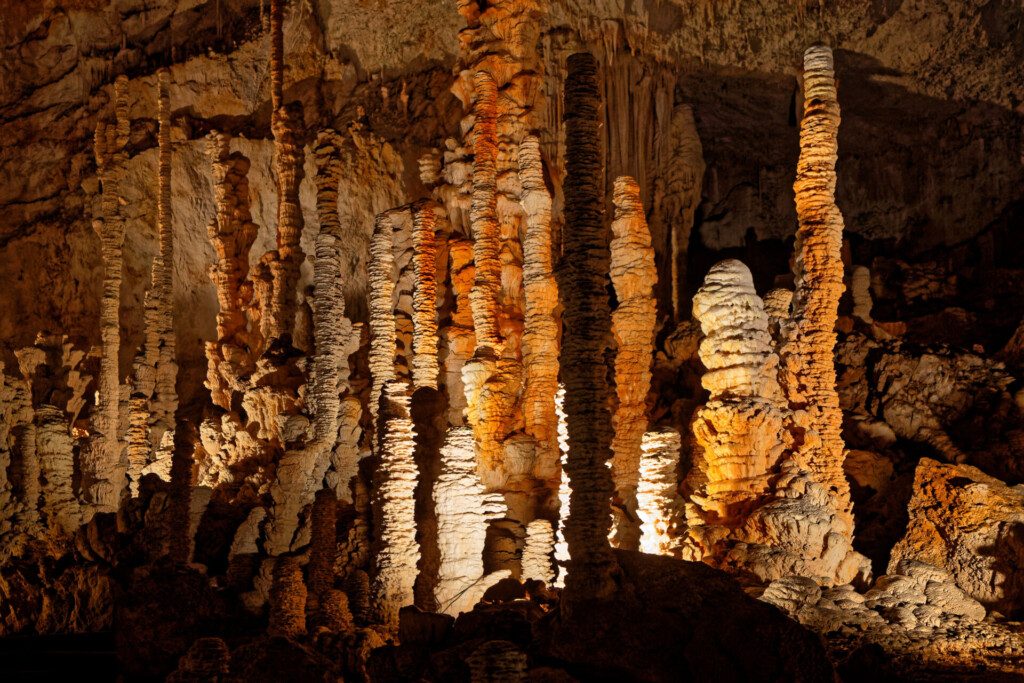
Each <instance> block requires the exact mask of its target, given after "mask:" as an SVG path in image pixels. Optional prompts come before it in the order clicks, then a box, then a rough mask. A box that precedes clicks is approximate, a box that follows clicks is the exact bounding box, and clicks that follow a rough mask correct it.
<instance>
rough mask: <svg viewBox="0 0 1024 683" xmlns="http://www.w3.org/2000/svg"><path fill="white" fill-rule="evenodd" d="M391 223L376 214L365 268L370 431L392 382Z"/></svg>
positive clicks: (392, 268)
mask: <svg viewBox="0 0 1024 683" xmlns="http://www.w3.org/2000/svg"><path fill="white" fill-rule="evenodd" d="M391 232H392V225H391V219H390V218H389V217H388V215H387V214H386V213H382V214H379V215H378V216H377V218H376V220H375V222H374V224H373V241H372V242H371V243H370V261H369V264H368V266H367V271H368V278H369V281H370V293H369V299H370V376H371V377H372V378H373V388H372V390H371V391H370V412H371V414H372V415H373V417H374V428H375V429H376V421H377V415H378V414H379V413H378V410H379V407H380V401H381V396H382V395H383V391H384V386H385V385H386V384H387V383H388V382H391V381H393V380H395V378H396V375H395V356H396V355H397V353H398V349H397V345H396V343H395V311H394V303H393V298H394V291H395V279H396V277H395V273H394V269H395V268H394V254H393V253H392V245H393V239H392V236H391Z"/></svg>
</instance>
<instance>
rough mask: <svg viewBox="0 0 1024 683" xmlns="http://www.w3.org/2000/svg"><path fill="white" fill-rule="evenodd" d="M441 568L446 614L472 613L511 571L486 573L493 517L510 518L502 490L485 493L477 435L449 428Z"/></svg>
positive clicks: (441, 481)
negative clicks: (486, 546)
mask: <svg viewBox="0 0 1024 683" xmlns="http://www.w3.org/2000/svg"><path fill="white" fill-rule="evenodd" d="M433 496H434V507H435V510H436V513H437V543H438V548H439V549H440V559H441V562H440V566H439V571H438V584H437V590H436V591H435V595H436V598H437V604H438V607H439V608H440V610H441V611H442V612H445V613H446V614H451V615H458V614H459V613H461V612H468V611H469V610H471V609H472V608H473V606H474V605H475V604H476V603H477V602H478V601H479V600H480V598H481V597H482V596H483V594H484V592H485V591H486V590H487V589H488V588H490V587H491V586H492V585H494V583H496V582H497V581H498V580H499V579H501V578H504V577H506V576H508V575H509V574H508V572H494V573H492V574H490V575H486V576H485V575H484V561H483V553H484V544H485V541H486V538H487V526H488V524H489V522H490V521H491V520H495V519H500V518H502V517H504V516H505V501H504V500H503V498H502V496H501V494H498V493H486V492H485V490H484V487H483V485H482V484H481V483H480V477H479V476H478V475H477V473H476V446H475V444H474V441H473V433H472V431H471V430H470V429H468V428H465V427H453V428H451V429H449V430H448V435H447V437H446V438H445V442H444V446H442V447H441V474H440V476H439V477H438V479H437V483H436V484H435V485H434V492H433Z"/></svg>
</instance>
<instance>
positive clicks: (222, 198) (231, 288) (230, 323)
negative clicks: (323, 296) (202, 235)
mask: <svg viewBox="0 0 1024 683" xmlns="http://www.w3.org/2000/svg"><path fill="white" fill-rule="evenodd" d="M230 146H231V136H230V135H227V134H226V133H218V132H217V131H213V132H211V133H210V135H209V138H208V143H207V155H208V156H209V158H210V162H211V165H212V172H213V189H214V203H215V205H216V208H217V212H216V218H215V219H214V221H213V222H211V223H210V225H209V226H208V228H207V233H208V235H209V237H210V241H211V242H212V243H213V248H214V251H216V253H217V260H216V261H215V262H214V264H213V266H212V267H211V268H210V278H211V279H212V280H213V283H214V285H215V286H216V289H217V303H218V304H219V306H220V308H219V311H218V313H217V341H216V342H207V344H206V355H207V359H208V363H209V368H208V372H207V380H206V386H207V388H209V389H210V395H211V399H212V400H213V402H214V404H215V405H218V406H220V407H221V408H223V409H224V410H230V409H231V398H232V396H231V394H232V391H233V389H234V387H236V386H237V384H238V378H239V377H240V376H242V375H244V374H246V373H247V372H249V371H250V370H251V368H252V361H253V357H254V356H256V355H258V354H259V353H260V352H261V351H262V349H261V348H260V347H261V346H262V343H261V340H260V339H259V334H258V331H259V326H258V324H254V325H253V327H252V329H251V330H247V329H246V328H247V325H248V322H247V317H246V310H247V309H248V307H249V304H250V301H251V297H252V287H251V286H250V285H249V283H248V282H247V281H246V279H247V277H248V274H249V250H250V249H251V248H252V245H253V242H254V241H255V240H256V234H257V232H258V228H257V226H256V224H255V223H253V222H252V215H251V213H250V210H249V181H248V177H247V174H248V172H249V160H248V159H246V158H245V156H243V155H242V154H241V152H234V153H232V152H231V151H230Z"/></svg>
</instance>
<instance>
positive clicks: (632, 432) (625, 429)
mask: <svg viewBox="0 0 1024 683" xmlns="http://www.w3.org/2000/svg"><path fill="white" fill-rule="evenodd" d="M614 202H615V220H614V221H612V233H613V235H614V237H613V238H612V241H611V270H610V274H611V279H612V284H613V285H614V287H615V297H616V299H617V300H618V306H617V307H616V308H615V310H614V311H613V312H612V335H613V336H614V338H615V343H616V354H615V391H616V393H617V394H618V397H619V403H618V406H617V408H616V410H615V415H614V416H613V418H612V420H613V425H614V427H615V436H614V438H613V439H612V453H613V459H612V477H613V478H614V481H615V489H616V495H617V496H618V499H619V501H620V503H621V505H622V510H621V511H617V514H616V516H615V530H614V538H613V540H614V542H615V544H616V545H617V546H618V547H620V548H627V549H629V550H636V549H637V548H638V547H639V543H640V527H639V521H638V520H637V518H636V512H637V502H636V487H637V483H638V482H639V477H640V452H641V445H642V443H643V439H644V433H645V432H646V431H647V393H648V391H650V388H651V362H652V361H653V359H654V327H655V324H656V323H657V304H656V302H655V300H654V287H655V284H656V283H657V280H658V271H657V269H656V267H655V265H654V249H653V248H652V247H651V233H650V231H649V230H648V229H647V221H646V219H645V218H644V206H643V201H642V200H641V198H640V188H639V186H638V185H637V184H636V181H635V180H633V179H632V178H630V177H629V176H620V177H618V178H616V179H615V186H614Z"/></svg>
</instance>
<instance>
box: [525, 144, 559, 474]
mask: <svg viewBox="0 0 1024 683" xmlns="http://www.w3.org/2000/svg"><path fill="white" fill-rule="evenodd" d="M519 179H520V182H521V183H522V193H521V194H520V197H519V201H520V204H521V205H522V208H523V213H524V214H526V236H525V238H524V240H523V287H524V289H525V293H526V316H525V325H524V330H523V366H524V369H525V375H526V376H525V386H524V389H523V401H522V404H523V417H524V419H525V422H526V433H527V434H530V435H531V436H533V437H534V438H535V439H536V440H537V448H538V451H539V452H538V458H544V459H545V460H548V461H550V462H545V463H543V464H542V469H544V470H550V471H552V472H558V471H559V470H560V465H559V464H558V457H559V451H558V417H557V416H556V415H555V394H556V393H557V392H558V337H559V320H558V314H557V309H558V284H557V282H556V280H555V276H554V253H553V250H552V245H551V195H550V193H549V192H548V189H547V187H546V186H545V184H544V168H543V166H542V164H541V154H540V140H539V139H538V138H537V137H536V136H533V135H530V136H527V137H526V138H525V139H524V140H523V142H522V144H520V145H519Z"/></svg>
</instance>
